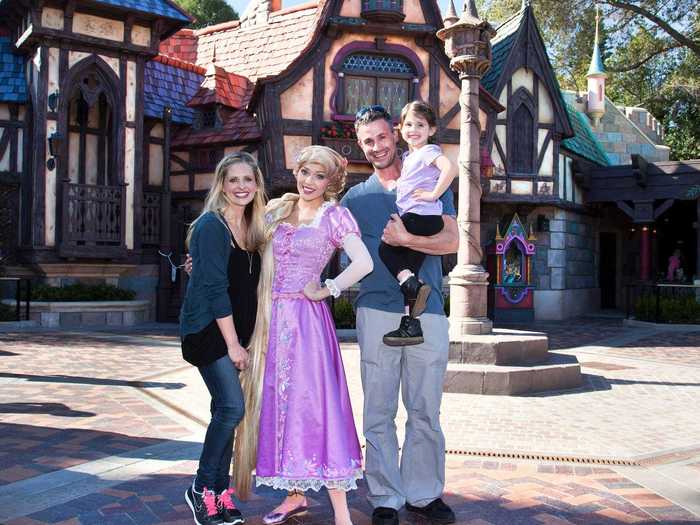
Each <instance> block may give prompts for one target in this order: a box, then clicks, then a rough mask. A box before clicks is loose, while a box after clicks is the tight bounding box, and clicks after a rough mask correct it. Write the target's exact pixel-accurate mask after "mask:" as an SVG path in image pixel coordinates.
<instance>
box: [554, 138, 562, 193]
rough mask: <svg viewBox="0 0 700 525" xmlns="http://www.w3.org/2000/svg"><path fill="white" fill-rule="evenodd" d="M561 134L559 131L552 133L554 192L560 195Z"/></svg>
mask: <svg viewBox="0 0 700 525" xmlns="http://www.w3.org/2000/svg"><path fill="white" fill-rule="evenodd" d="M560 142H561V135H559V134H558V133H553V134H552V155H553V156H552V175H553V176H554V189H553V191H554V194H555V195H557V196H559V155H560V152H559V144H560Z"/></svg>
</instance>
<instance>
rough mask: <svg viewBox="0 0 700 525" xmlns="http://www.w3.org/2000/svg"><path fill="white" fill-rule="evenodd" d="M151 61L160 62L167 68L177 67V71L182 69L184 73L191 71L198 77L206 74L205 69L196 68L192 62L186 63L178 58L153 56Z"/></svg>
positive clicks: (162, 55) (161, 55)
mask: <svg viewBox="0 0 700 525" xmlns="http://www.w3.org/2000/svg"><path fill="white" fill-rule="evenodd" d="M153 60H155V61H156V62H160V63H161V64H165V65H167V66H173V67H177V68H179V69H184V70H185V71H192V72H193V73H197V74H198V75H204V74H205V73H206V72H207V68H205V67H202V66H198V65H197V64H193V63H192V62H187V61H185V60H181V59H179V58H174V57H171V56H167V55H164V54H160V55H156V56H154V57H153Z"/></svg>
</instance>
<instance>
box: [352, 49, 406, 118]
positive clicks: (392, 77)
mask: <svg viewBox="0 0 700 525" xmlns="http://www.w3.org/2000/svg"><path fill="white" fill-rule="evenodd" d="M341 71H342V72H343V88H344V97H343V100H344V103H343V104H340V106H341V107H340V108H339V109H340V110H341V112H342V113H344V114H346V115H354V114H355V113H356V112H357V110H358V109H360V108H361V107H363V106H368V105H372V104H381V105H382V106H384V107H385V108H386V109H387V110H388V111H389V113H391V114H392V115H397V116H398V114H399V113H400V112H401V109H402V108H403V106H404V105H406V103H408V102H409V101H410V100H411V97H412V93H411V87H412V85H411V84H412V82H413V81H414V79H415V78H416V71H415V68H414V66H413V64H412V63H411V61H410V60H408V59H407V58H405V57H402V56H399V55H380V54H375V53H354V54H352V55H349V56H347V57H346V58H345V60H344V61H343V64H342V66H341Z"/></svg>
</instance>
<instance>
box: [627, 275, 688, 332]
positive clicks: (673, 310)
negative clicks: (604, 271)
mask: <svg viewBox="0 0 700 525" xmlns="http://www.w3.org/2000/svg"><path fill="white" fill-rule="evenodd" d="M625 309H626V316H627V318H628V319H637V320H639V321H649V322H653V323H680V324H700V285H693V284H670V283H669V284H665V283H660V284H630V285H627V286H626V287H625Z"/></svg>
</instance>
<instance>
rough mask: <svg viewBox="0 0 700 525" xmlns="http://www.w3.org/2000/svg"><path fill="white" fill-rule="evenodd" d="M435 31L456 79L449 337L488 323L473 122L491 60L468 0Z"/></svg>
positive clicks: (486, 32)
mask: <svg viewBox="0 0 700 525" xmlns="http://www.w3.org/2000/svg"><path fill="white" fill-rule="evenodd" d="M444 23H445V27H444V28H443V29H441V30H440V31H438V32H437V36H438V38H440V39H441V40H443V41H444V42H445V52H446V53H447V56H449V57H450V67H451V68H452V70H453V71H455V72H457V73H458V74H459V78H460V80H461V82H462V88H461V93H460V97H459V103H460V106H461V121H460V140H459V203H458V211H457V224H458V226H459V251H458V252H457V266H456V267H455V268H454V270H452V272H451V273H450V341H451V342H457V343H458V342H460V341H461V340H463V339H464V336H466V335H473V334H489V333H491V330H492V327H493V325H492V323H491V321H490V320H489V319H488V318H487V317H486V293H487V287H488V273H486V271H485V270H484V268H483V266H482V265H481V259H482V249H481V232H480V228H481V180H480V165H481V159H480V148H479V142H480V136H481V130H480V125H479V80H480V79H481V77H482V76H483V75H484V73H486V71H488V69H489V67H490V66H491V44H490V40H491V38H492V37H493V36H494V35H495V33H496V32H495V31H494V29H493V28H492V27H491V25H490V24H489V23H488V22H486V21H484V20H481V19H480V18H479V15H478V13H477V11H476V6H475V5H474V0H467V1H466V2H464V8H463V11H462V15H461V16H460V17H459V18H457V15H456V13H455V8H454V4H453V3H452V0H450V7H449V10H448V13H447V16H446V17H445V20H444Z"/></svg>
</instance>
